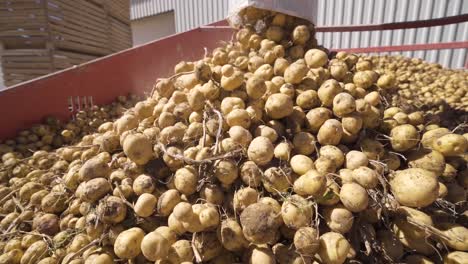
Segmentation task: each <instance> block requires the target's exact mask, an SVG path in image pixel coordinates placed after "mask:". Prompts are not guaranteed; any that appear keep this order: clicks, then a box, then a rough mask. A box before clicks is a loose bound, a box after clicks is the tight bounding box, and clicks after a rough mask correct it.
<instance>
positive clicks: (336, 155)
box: [319, 145, 345, 168]
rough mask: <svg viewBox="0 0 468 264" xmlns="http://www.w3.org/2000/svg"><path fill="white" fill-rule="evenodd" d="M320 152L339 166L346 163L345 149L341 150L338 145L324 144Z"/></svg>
mask: <svg viewBox="0 0 468 264" xmlns="http://www.w3.org/2000/svg"><path fill="white" fill-rule="evenodd" d="M319 154H320V156H321V157H326V158H328V159H330V160H333V161H334V162H335V165H336V167H337V168H340V167H341V166H343V164H344V161H345V156H344V154H343V151H341V149H339V148H338V147H335V146H331V145H327V146H323V147H321V148H320V150H319Z"/></svg>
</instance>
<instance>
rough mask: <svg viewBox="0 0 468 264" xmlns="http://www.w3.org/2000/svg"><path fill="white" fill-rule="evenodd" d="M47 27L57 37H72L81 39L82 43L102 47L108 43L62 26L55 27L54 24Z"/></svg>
mask: <svg viewBox="0 0 468 264" xmlns="http://www.w3.org/2000/svg"><path fill="white" fill-rule="evenodd" d="M49 26H50V28H51V29H52V31H53V32H55V33H56V34H57V35H63V36H74V37H78V38H81V39H82V40H83V41H86V42H87V43H88V42H89V43H99V45H104V46H105V45H106V43H107V42H108V41H107V38H95V37H93V36H90V35H89V34H87V33H85V32H82V31H77V30H72V29H68V28H66V27H63V26H57V25H54V24H50V25H49Z"/></svg>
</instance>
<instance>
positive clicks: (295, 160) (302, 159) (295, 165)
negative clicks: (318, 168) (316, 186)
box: [289, 154, 315, 175]
mask: <svg viewBox="0 0 468 264" xmlns="http://www.w3.org/2000/svg"><path fill="white" fill-rule="evenodd" d="M289 164H290V166H291V169H292V170H293V171H294V172H295V173H296V174H298V175H303V174H305V173H306V172H308V171H309V170H312V169H315V166H314V162H313V161H312V159H311V158H309V157H307V156H305V155H301V154H298V155H294V156H293V157H292V158H291V160H290V162H289Z"/></svg>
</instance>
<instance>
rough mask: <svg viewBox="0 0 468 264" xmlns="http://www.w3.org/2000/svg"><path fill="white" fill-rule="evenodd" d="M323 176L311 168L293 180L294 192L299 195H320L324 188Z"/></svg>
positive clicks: (325, 181)
mask: <svg viewBox="0 0 468 264" xmlns="http://www.w3.org/2000/svg"><path fill="white" fill-rule="evenodd" d="M326 183H327V180H326V178H325V176H324V175H323V174H321V173H319V172H318V171H316V170H314V169H312V170H309V171H307V172H306V173H305V174H303V175H302V176H300V177H299V178H297V180H296V181H295V182H294V192H295V193H297V194H299V195H301V196H305V197H307V196H312V197H314V198H317V197H320V196H321V195H322V194H323V193H324V192H325V190H326Z"/></svg>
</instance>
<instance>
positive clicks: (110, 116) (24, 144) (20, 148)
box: [0, 95, 139, 164]
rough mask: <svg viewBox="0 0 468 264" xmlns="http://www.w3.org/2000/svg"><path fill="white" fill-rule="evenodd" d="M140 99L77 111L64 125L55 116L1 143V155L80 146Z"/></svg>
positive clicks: (123, 97) (124, 98)
mask: <svg viewBox="0 0 468 264" xmlns="http://www.w3.org/2000/svg"><path fill="white" fill-rule="evenodd" d="M138 100H139V98H138V97H137V96H135V95H130V96H128V97H127V96H119V97H118V98H117V100H116V101H115V102H112V103H111V104H109V105H105V106H102V107H98V106H96V105H94V106H92V107H90V108H87V109H84V110H80V111H78V112H77V113H76V114H75V116H74V118H73V119H72V120H70V121H69V122H67V123H65V124H63V123H62V122H61V121H60V120H59V119H57V118H55V117H47V118H45V120H44V123H43V124H37V125H34V126H32V127H31V129H26V130H22V131H20V132H19V133H18V135H17V136H16V137H15V138H13V139H9V140H5V141H4V142H2V141H0V155H3V154H5V153H8V152H17V153H18V154H20V156H21V157H29V156H31V155H32V154H33V153H34V151H39V150H44V151H52V150H54V149H57V148H59V147H62V146H64V145H70V144H73V143H77V142H78V141H80V140H81V138H82V137H83V136H85V135H88V134H90V133H94V132H96V131H97V128H98V127H99V126H100V125H102V124H103V123H105V122H111V121H113V120H115V119H116V118H118V117H120V116H121V115H122V114H123V112H124V111H125V110H126V109H129V108H131V107H133V106H134V105H135V103H136V102H138ZM0 164H2V162H1V161H0Z"/></svg>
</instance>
